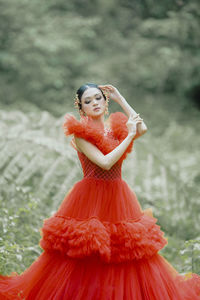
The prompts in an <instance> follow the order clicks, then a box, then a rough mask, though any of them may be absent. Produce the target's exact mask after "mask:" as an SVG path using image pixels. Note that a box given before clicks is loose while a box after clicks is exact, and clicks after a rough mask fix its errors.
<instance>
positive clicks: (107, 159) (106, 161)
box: [74, 133, 134, 170]
mask: <svg viewBox="0 0 200 300" xmlns="http://www.w3.org/2000/svg"><path fill="white" fill-rule="evenodd" d="M133 138H134V134H133V133H128V135H127V137H126V138H125V139H124V140H123V141H122V142H121V143H120V144H119V145H118V146H117V147H116V148H115V149H114V150H112V151H111V152H110V153H108V154H106V155H104V154H103V153H102V152H101V151H100V150H99V149H98V148H97V147H96V146H95V145H93V144H92V143H90V142H88V141H86V140H85V139H82V138H79V137H76V136H74V140H75V143H76V146H77V148H78V149H80V150H81V152H83V153H84V154H85V155H86V156H87V157H88V158H89V159H90V160H91V161H92V162H93V163H95V164H96V165H98V166H99V167H100V168H102V169H104V170H110V168H111V167H112V166H113V165H114V164H115V163H116V162H117V161H118V160H119V159H120V157H121V156H122V154H123V153H124V151H125V150H126V148H127V147H128V145H129V144H130V142H131V141H132V139H133Z"/></svg>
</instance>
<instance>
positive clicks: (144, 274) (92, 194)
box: [0, 112, 200, 300]
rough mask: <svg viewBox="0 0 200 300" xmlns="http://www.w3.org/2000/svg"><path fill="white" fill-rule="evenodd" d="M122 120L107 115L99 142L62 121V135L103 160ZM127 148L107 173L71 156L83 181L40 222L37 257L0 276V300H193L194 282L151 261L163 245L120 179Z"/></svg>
mask: <svg viewBox="0 0 200 300" xmlns="http://www.w3.org/2000/svg"><path fill="white" fill-rule="evenodd" d="M127 120H128V118H127V117H126V116H125V115H124V114H123V113H121V112H117V113H113V114H111V115H110V117H109V124H110V127H109V128H108V131H107V134H106V135H105V130H104V128H103V127H102V126H99V125H98V126H97V125H95V126H94V125H93V124H92V123H91V122H90V121H88V120H87V119H86V118H85V119H83V120H81V121H78V120H76V118H75V117H74V116H72V115H69V114H67V116H66V119H65V123H64V125H63V127H64V130H65V134H66V135H67V136H68V135H70V134H76V135H77V136H80V137H82V138H85V139H86V140H88V141H90V142H92V143H93V144H94V145H96V146H97V147H98V148H99V149H100V150H101V151H102V152H103V153H104V154H106V153H109V152H110V151H112V150H113V149H114V148H115V147H117V145H119V143H121V142H122V141H123V139H124V138H125V137H126V136H127V133H128V130H127V127H126V122H127ZM132 147H133V141H132V142H131V144H129V147H128V148H127V149H126V151H125V153H124V154H123V156H122V157H121V158H120V160H119V161H118V162H116V164H115V165H114V166H113V167H112V168H111V169H110V170H108V171H107V170H103V169H101V168H100V167H98V166H97V165H95V164H94V163H93V162H91V161H90V160H89V159H88V158H87V157H86V156H85V155H84V153H81V152H79V151H78V150H77V154H78V157H79V160H80V162H81V165H82V169H83V178H82V179H81V180H80V181H77V182H76V183H75V184H74V185H73V186H72V188H71V189H70V190H69V191H68V192H67V194H66V196H65V197H64V200H63V201H62V202H61V204H60V206H59V208H58V210H57V211H56V213H54V215H53V216H51V217H49V218H48V219H45V220H44V223H43V226H42V228H41V229H40V233H41V239H40V241H39V244H40V246H41V248H42V249H43V250H44V251H43V252H42V254H41V255H40V256H39V257H38V258H37V259H36V260H35V261H34V262H33V263H32V265H31V266H30V267H29V268H28V269H26V270H25V271H24V272H23V273H22V274H17V273H14V272H13V273H11V274H10V275H9V276H3V275H0V299H2V300H3V299H5V300H8V299H26V300H32V299H35V300H46V299H48V300H51V299H55V300H64V299H65V300H71V299H73V300H83V299H84V300H93V299H94V300H161V299H162V300H198V299H200V276H199V275H197V274H194V273H189V274H186V275H184V276H183V275H180V274H178V272H177V271H176V270H175V269H174V268H173V266H172V265H170V263H169V262H168V261H167V260H166V259H165V258H164V257H163V256H161V255H160V254H159V253H158V252H159V250H161V249H162V248H163V247H164V246H165V245H166V244H167V239H166V238H165V237H164V233H163V232H162V231H161V230H160V226H159V225H158V224H156V222H157V219H156V218H155V217H154V216H153V213H152V210H151V208H149V209H146V210H142V208H141V206H140V204H139V201H138V199H137V196H136V194H135V192H134V191H133V190H132V189H131V188H130V187H129V185H128V184H127V183H126V182H125V181H124V180H123V179H122V177H121V167H122V162H123V160H124V159H125V158H126V156H127V154H128V153H130V152H131V150H132Z"/></svg>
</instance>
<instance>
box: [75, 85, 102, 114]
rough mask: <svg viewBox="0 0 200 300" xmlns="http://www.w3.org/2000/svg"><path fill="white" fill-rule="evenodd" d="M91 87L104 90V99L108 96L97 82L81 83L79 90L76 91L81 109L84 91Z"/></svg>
mask: <svg viewBox="0 0 200 300" xmlns="http://www.w3.org/2000/svg"><path fill="white" fill-rule="evenodd" d="M91 87H92V88H97V89H99V90H100V91H101V92H102V94H103V97H104V99H105V100H106V96H105V95H104V93H103V91H102V90H101V89H100V88H99V87H98V85H97V84H95V83H86V84H83V85H81V86H80V88H79V89H78V90H77V92H76V94H77V95H78V99H79V103H78V107H79V109H81V108H82V104H81V97H82V95H83V93H84V92H85V91H86V90H87V89H89V88H91Z"/></svg>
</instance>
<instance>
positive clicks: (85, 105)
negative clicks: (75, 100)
mask: <svg viewBox="0 0 200 300" xmlns="http://www.w3.org/2000/svg"><path fill="white" fill-rule="evenodd" d="M81 104H82V110H83V111H84V112H85V113H86V115H87V116H91V117H93V118H95V117H99V116H100V115H102V114H104V111H105V109H106V101H105V99H104V97H103V94H102V92H101V91H100V90H99V89H97V88H88V89H87V90H85V92H84V93H83V95H82V97H81ZM95 108H99V109H95Z"/></svg>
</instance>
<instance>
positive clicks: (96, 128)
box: [62, 112, 134, 161]
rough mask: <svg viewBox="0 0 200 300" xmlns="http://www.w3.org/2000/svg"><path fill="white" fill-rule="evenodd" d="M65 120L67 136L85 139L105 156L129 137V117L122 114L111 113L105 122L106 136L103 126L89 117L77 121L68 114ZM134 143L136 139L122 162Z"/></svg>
mask: <svg viewBox="0 0 200 300" xmlns="http://www.w3.org/2000/svg"><path fill="white" fill-rule="evenodd" d="M64 118H65V121H64V123H63V125H62V127H63V129H64V133H65V135H66V136H69V135H71V134H74V135H76V136H77V137H81V138H84V139H86V140H87V141H89V142H91V143H92V144H94V145H95V146H97V147H98V148H99V150H100V151H102V152H103V153H104V154H107V153H109V152H111V151H112V150H113V149H115V148H116V147H117V146H118V145H119V144H120V143H121V142H122V141H123V140H124V139H125V138H126V136H127V135H128V128H127V126H126V122H127V121H128V117H127V116H126V115H125V114H124V113H122V112H115V113H111V114H110V115H109V118H108V119H107V120H106V121H105V122H104V126H105V128H106V127H107V128H108V134H107V135H105V131H104V126H103V124H95V123H94V121H93V120H92V119H90V118H88V117H85V116H82V117H81V119H80V120H77V119H76V118H75V116H74V115H72V114H70V113H67V114H66V115H65V116H64ZM133 141H134V138H133V140H132V141H131V143H130V144H129V146H128V147H127V149H126V151H125V152H124V153H123V155H122V156H121V158H120V161H122V160H123V159H125V158H126V156H127V154H128V153H130V152H131V151H132V148H133Z"/></svg>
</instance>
